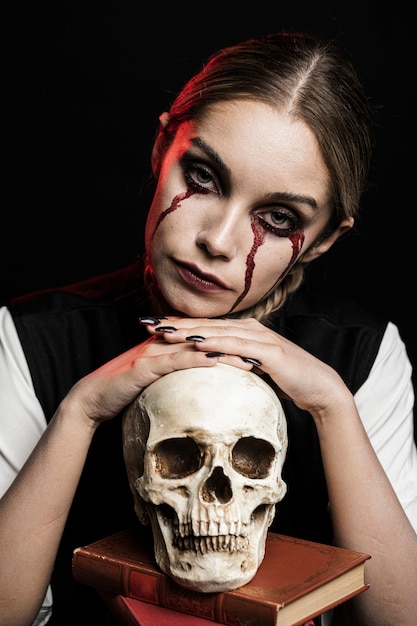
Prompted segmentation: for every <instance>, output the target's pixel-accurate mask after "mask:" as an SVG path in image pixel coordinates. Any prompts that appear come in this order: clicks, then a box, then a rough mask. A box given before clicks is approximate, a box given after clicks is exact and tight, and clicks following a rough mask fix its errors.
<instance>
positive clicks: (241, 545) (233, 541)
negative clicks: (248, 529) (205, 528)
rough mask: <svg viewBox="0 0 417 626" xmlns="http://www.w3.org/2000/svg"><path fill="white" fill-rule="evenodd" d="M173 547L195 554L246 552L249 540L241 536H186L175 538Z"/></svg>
mask: <svg viewBox="0 0 417 626" xmlns="http://www.w3.org/2000/svg"><path fill="white" fill-rule="evenodd" d="M174 544H175V547H176V548H177V549H178V550H181V551H184V550H193V551H194V552H195V553H197V554H207V553H208V552H237V551H241V550H247V549H248V547H249V538H248V537H244V536H242V535H240V536H238V537H237V536H236V535H206V536H196V535H187V536H186V537H180V536H179V535H178V534H176V536H175V541H174Z"/></svg>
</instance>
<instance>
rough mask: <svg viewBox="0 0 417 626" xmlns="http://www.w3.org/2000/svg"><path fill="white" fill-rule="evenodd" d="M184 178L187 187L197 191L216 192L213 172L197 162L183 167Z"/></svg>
mask: <svg viewBox="0 0 417 626" xmlns="http://www.w3.org/2000/svg"><path fill="white" fill-rule="evenodd" d="M184 179H185V182H186V183H187V185H188V187H190V188H191V189H193V190H194V191H197V192H199V193H218V188H217V185H216V184H215V182H214V177H213V174H212V173H211V172H210V170H209V169H207V168H206V167H203V166H202V165H197V164H187V165H186V166H185V167H184Z"/></svg>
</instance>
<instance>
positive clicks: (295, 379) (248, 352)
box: [147, 316, 352, 418]
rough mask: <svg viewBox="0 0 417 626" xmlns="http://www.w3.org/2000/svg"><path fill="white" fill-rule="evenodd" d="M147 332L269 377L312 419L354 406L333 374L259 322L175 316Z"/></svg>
mask: <svg viewBox="0 0 417 626" xmlns="http://www.w3.org/2000/svg"><path fill="white" fill-rule="evenodd" d="M147 328H148V330H149V332H150V333H152V334H153V336H154V337H155V336H163V338H164V340H165V341H166V342H169V343H170V344H171V345H177V346H178V345H179V344H181V343H186V344H189V343H191V344H192V345H193V347H194V350H195V351H197V352H200V353H205V354H206V355H207V356H209V355H212V354H214V355H220V356H216V357H215V358H216V360H220V361H222V362H224V363H229V364H230V365H234V366H236V367H240V368H242V369H252V368H254V369H255V371H256V372H257V373H258V374H260V375H262V373H264V374H268V375H269V376H270V377H271V379H272V380H273V381H274V382H275V383H276V385H277V386H278V388H279V389H280V395H281V397H283V398H289V399H291V400H292V401H293V402H294V403H295V404H296V405H297V406H298V407H299V408H300V409H304V410H306V411H308V412H310V413H311V414H312V415H313V417H317V418H319V417H320V416H321V415H322V414H324V413H325V412H326V410H328V409H330V404H331V406H332V407H334V406H335V403H336V402H351V401H352V395H351V393H350V391H349V390H348V389H347V387H346V386H345V384H344V382H343V381H342V379H341V378H340V376H339V374H338V373H337V372H336V371H335V370H334V369H333V368H331V367H330V366H329V365H327V364H325V363H323V362H322V361H320V360H319V359H317V358H316V357H314V356H313V355H312V354H310V353H308V352H306V351H305V350H304V349H303V348H301V347H299V346H297V345H296V344H294V343H293V342H291V341H289V340H288V339H286V338H285V337H282V336H281V335H279V334H277V333H276V332H274V331H273V330H270V329H269V328H267V327H266V326H264V325H263V324H261V323H260V322H258V321H257V320H255V319H242V320H240V319H193V318H191V319H190V318H180V317H173V316H172V317H168V318H166V319H164V320H163V321H162V322H158V323H157V324H152V325H150V324H147ZM164 328H166V329H167V330H166V331H165V332H164V331H163V329H164ZM206 360H207V361H210V360H211V357H210V356H209V358H206ZM330 389H331V390H332V393H331V394H330V393H329V390H330Z"/></svg>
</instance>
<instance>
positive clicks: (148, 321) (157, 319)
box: [138, 315, 167, 325]
mask: <svg viewBox="0 0 417 626" xmlns="http://www.w3.org/2000/svg"><path fill="white" fill-rule="evenodd" d="M166 319H167V318H166V317H153V316H152V315H150V316H148V317H138V322H139V324H149V325H152V324H159V322H161V320H166Z"/></svg>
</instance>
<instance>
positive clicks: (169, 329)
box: [155, 326, 178, 333]
mask: <svg viewBox="0 0 417 626" xmlns="http://www.w3.org/2000/svg"><path fill="white" fill-rule="evenodd" d="M176 330H178V328H175V326H159V327H158V328H155V332H156V333H173V332H175V331H176Z"/></svg>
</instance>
